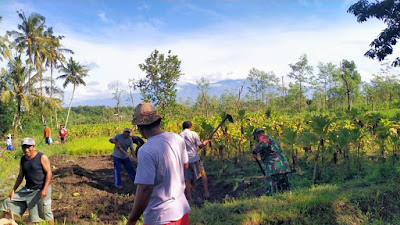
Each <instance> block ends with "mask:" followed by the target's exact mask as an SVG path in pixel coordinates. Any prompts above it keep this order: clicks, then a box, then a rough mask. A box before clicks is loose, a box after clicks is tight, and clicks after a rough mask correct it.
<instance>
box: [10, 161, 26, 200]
mask: <svg viewBox="0 0 400 225" xmlns="http://www.w3.org/2000/svg"><path fill="white" fill-rule="evenodd" d="M24 176H25V175H24V172H23V171H22V167H21V166H20V167H19V174H18V177H17V180H16V181H15V184H14V187H13V189H12V190H11V193H10V194H9V195H8V196H7V198H10V199H13V198H14V194H15V191H16V190H17V188H18V187H19V185H21V183H22V181H23V180H24Z"/></svg>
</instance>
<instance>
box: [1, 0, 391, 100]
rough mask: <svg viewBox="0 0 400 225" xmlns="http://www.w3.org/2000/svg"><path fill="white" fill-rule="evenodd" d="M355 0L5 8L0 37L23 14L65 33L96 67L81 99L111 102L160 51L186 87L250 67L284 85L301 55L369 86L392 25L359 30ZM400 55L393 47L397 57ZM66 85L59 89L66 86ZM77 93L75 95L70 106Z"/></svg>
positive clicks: (90, 2)
mask: <svg viewBox="0 0 400 225" xmlns="http://www.w3.org/2000/svg"><path fill="white" fill-rule="evenodd" d="M355 2H356V1H350V0H343V1H328V0H325V1H323V0H297V1H290V0H279V1H278V0H277V1H272V0H269V1H267V0H265V1H261V0H260V1H256V0H251V1H250V0H249V1H241V0H236V1H228V0H224V1H186V0H177V1H139V0H137V1H127V0H126V1H111V0H106V1H99V0H96V1H95V0H82V1H74V0H69V1H63V0H57V1H41V0H35V1H11V0H1V1H0V16H2V17H3V20H2V22H1V24H0V35H4V33H5V32H6V31H7V30H17V26H18V24H19V23H20V19H19V18H18V16H17V13H16V11H17V10H23V11H24V12H25V14H26V15H27V16H28V15H30V14H31V13H39V14H41V15H43V16H45V17H46V24H47V26H48V27H53V30H54V32H55V34H56V35H63V36H65V38H64V39H63V40H62V45H63V46H64V47H66V48H69V49H71V50H73V51H74V52H75V54H74V55H68V56H67V57H68V58H69V57H71V56H72V57H73V58H74V60H76V61H78V62H79V63H80V64H83V65H87V66H88V67H89V68H90V71H89V75H90V76H89V77H87V78H86V83H87V86H86V87H78V89H77V91H76V93H75V96H74V99H75V100H74V101H77V102H79V101H80V100H85V99H99V98H112V96H111V91H110V90H109V89H108V87H107V86H108V84H110V83H112V82H115V81H119V82H121V83H122V86H124V88H126V90H128V80H129V79H135V80H138V79H141V78H143V77H144V76H145V74H144V72H143V71H141V70H140V68H139V66H138V65H139V64H140V63H144V61H145V59H146V58H147V57H148V56H150V54H151V52H153V51H154V50H155V49H157V50H159V51H160V52H161V53H164V54H167V53H168V51H169V50H171V54H173V55H178V58H179V59H180V60H181V62H182V63H181V69H182V72H183V73H184V75H183V76H182V77H181V79H180V81H179V83H181V84H182V83H195V82H196V81H197V80H200V78H201V77H205V78H207V79H209V80H210V81H211V82H216V81H220V80H223V79H245V78H246V77H247V75H248V73H249V70H250V69H251V68H256V69H259V70H263V71H273V72H274V73H275V74H276V75H277V76H279V77H281V76H284V79H285V81H286V83H288V82H290V81H291V80H290V79H289V78H287V74H288V73H289V72H290V67H289V64H294V63H296V62H297V61H298V60H299V57H300V56H301V55H302V54H307V56H308V60H309V63H310V64H311V65H312V66H314V67H315V68H314V73H317V68H316V65H317V64H318V62H323V63H328V62H332V63H334V64H337V65H338V64H339V63H340V61H341V60H343V59H347V60H353V61H354V62H355V63H356V66H357V69H358V71H359V72H360V74H361V77H362V80H363V81H368V80H369V79H371V78H372V75H373V74H377V73H378V72H379V70H380V69H381V67H382V66H381V63H380V62H379V61H377V60H372V59H369V58H367V57H365V56H364V53H365V52H366V51H367V50H368V49H369V44H370V43H371V41H372V40H373V39H374V38H376V37H377V36H378V34H379V33H380V32H381V31H382V30H383V29H384V28H385V27H386V26H385V24H384V23H383V22H381V21H378V20H376V19H371V20H369V21H367V22H366V23H362V24H360V23H358V22H357V20H356V17H355V16H354V15H352V14H350V13H347V10H348V8H349V7H350V6H351V5H352V4H354V3H355ZM396 51H398V48H395V52H396ZM58 82H59V84H60V85H61V82H60V81H58ZM71 91H72V86H70V87H67V89H66V90H65V95H64V104H66V103H68V102H69V99H70V97H71Z"/></svg>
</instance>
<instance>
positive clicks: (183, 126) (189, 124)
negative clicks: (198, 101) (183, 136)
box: [182, 120, 193, 129]
mask: <svg viewBox="0 0 400 225" xmlns="http://www.w3.org/2000/svg"><path fill="white" fill-rule="evenodd" d="M192 126H193V124H192V122H190V121H189V120H188V121H185V122H183V124H182V128H183V129H190V128H192Z"/></svg>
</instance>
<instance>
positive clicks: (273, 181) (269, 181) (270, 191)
mask: <svg viewBox="0 0 400 225" xmlns="http://www.w3.org/2000/svg"><path fill="white" fill-rule="evenodd" d="M265 186H266V190H265V195H267V196H271V195H274V194H275V193H276V192H277V191H279V192H283V191H286V190H290V184H289V178H288V176H287V174H275V175H271V176H268V177H265Z"/></svg>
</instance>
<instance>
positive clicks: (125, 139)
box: [109, 128, 137, 188]
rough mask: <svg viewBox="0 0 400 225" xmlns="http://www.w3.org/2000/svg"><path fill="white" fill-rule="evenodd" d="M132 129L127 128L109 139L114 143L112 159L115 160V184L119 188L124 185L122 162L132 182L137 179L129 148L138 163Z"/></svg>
mask: <svg viewBox="0 0 400 225" xmlns="http://www.w3.org/2000/svg"><path fill="white" fill-rule="evenodd" d="M130 134H131V129H129V128H125V129H124V132H123V133H122V134H117V135H115V136H114V137H113V138H111V139H110V140H109V141H110V142H111V143H113V144H114V151H113V153H112V159H113V162H114V185H115V187H117V188H120V187H122V180H121V164H122V165H124V167H125V170H126V171H127V172H128V175H129V177H130V178H131V180H132V182H134V181H135V175H136V171H135V168H134V167H133V163H132V161H131V160H130V158H129V153H128V148H129V149H130V153H131V155H132V158H133V161H134V162H135V163H136V164H137V159H136V156H135V154H134V151H133V142H132V139H131V137H130Z"/></svg>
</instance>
